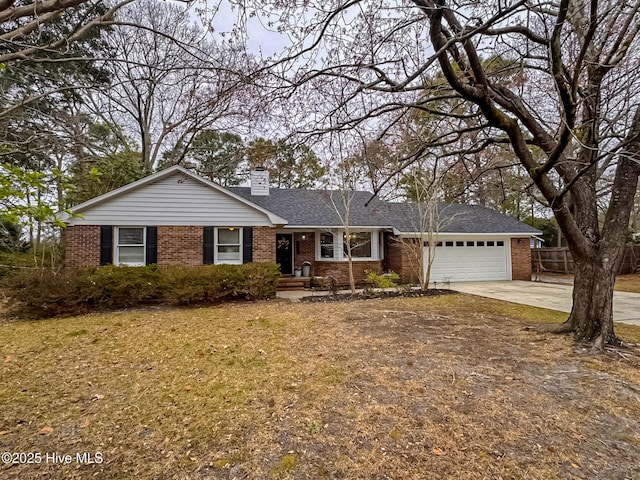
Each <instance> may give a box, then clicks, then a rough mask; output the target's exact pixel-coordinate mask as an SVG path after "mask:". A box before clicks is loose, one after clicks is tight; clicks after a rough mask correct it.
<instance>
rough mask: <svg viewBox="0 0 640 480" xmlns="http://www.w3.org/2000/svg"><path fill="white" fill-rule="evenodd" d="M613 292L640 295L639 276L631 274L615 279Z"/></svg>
mask: <svg viewBox="0 0 640 480" xmlns="http://www.w3.org/2000/svg"><path fill="white" fill-rule="evenodd" d="M615 290H617V291H619V292H633V293H640V274H637V273H631V274H629V275H620V276H618V277H616V285H615Z"/></svg>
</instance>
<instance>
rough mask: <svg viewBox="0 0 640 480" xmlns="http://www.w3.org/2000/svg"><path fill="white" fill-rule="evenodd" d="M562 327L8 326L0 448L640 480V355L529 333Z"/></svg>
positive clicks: (304, 310)
mask: <svg viewBox="0 0 640 480" xmlns="http://www.w3.org/2000/svg"><path fill="white" fill-rule="evenodd" d="M565 316H566V314H561V313H558V312H552V311H548V310H541V309H536V308H533V307H526V306H522V305H514V304H508V303H504V302H499V301H494V300H488V299H482V298H479V297H473V296H465V295H449V296H442V297H434V298H409V299H389V300H374V301H366V302H364V301H359V302H352V303H347V304H289V303H284V302H265V303H257V304H240V305H232V306H225V307H219V308H203V309H191V310H169V311H157V310H156V311H136V312H126V313H119V314H109V315H89V316H83V317H75V318H68V319H56V320H47V321H40V322H20V323H7V324H2V325H0V339H1V340H0V362H2V363H0V371H1V372H2V373H1V376H0V451H13V452H21V451H22V452H58V453H61V454H72V455H75V454H76V453H79V452H92V453H93V452H98V451H99V452H101V453H102V454H103V457H104V462H103V463H101V464H95V465H78V464H76V463H75V461H74V462H72V464H70V465H66V466H62V465H52V464H44V462H43V464H40V465H14V466H7V465H5V466H2V465H0V478H3V479H30V478H34V479H45V478H46V479H49V478H55V479H58V478H60V479H63V478H64V479H75V478H100V479H130V478H136V479H152V478H153V479H199V478H211V479H232V478H237V479H240V478H247V479H263V478H264V479H269V478H273V479H280V478H282V479H284V478H295V479H306V478H308V479H315V478H345V479H347V478H348V479H387V478H396V479H400V478H402V479H423V478H456V479H486V478H493V479H512V478H522V479H525V478H526V479H531V478H544V479H554V478H585V479H600V478H607V479H623V478H638V477H640V465H639V464H638V460H637V459H638V458H640V433H639V432H640V422H639V420H638V419H640V387H639V385H640V373H639V369H638V366H639V362H638V361H637V359H636V357H629V358H623V357H621V356H619V355H608V356H597V357H593V356H590V355H583V354H581V353H580V352H578V351H574V348H573V346H572V344H571V340H570V339H569V338H567V337H559V336H553V335H550V334H546V333H538V332H532V331H525V330H524V329H523V326H524V325H526V324H527V323H531V322H532V321H535V322H539V321H552V322H557V321H562V320H564V317H565ZM618 332H619V333H620V334H621V335H622V336H623V337H624V336H625V335H626V333H623V332H622V331H621V330H620V329H618ZM626 332H627V333H629V335H631V336H632V337H627V339H630V338H640V335H639V332H640V328H637V327H628V329H627V330H626Z"/></svg>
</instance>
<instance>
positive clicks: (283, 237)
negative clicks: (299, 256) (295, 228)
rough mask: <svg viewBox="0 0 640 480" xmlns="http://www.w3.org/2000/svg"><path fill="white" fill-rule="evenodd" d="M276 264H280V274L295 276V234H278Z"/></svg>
mask: <svg viewBox="0 0 640 480" xmlns="http://www.w3.org/2000/svg"><path fill="white" fill-rule="evenodd" d="M276 262H277V263H279V264H280V273H282V274H283V275H292V274H293V234H292V233H276Z"/></svg>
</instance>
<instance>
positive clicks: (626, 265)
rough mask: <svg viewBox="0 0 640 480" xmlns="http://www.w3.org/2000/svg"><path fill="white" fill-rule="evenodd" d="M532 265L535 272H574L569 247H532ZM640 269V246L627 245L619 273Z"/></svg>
mask: <svg viewBox="0 0 640 480" xmlns="http://www.w3.org/2000/svg"><path fill="white" fill-rule="evenodd" d="M531 267H532V270H533V271H534V272H555V273H573V271H574V263H573V258H572V257H571V252H570V251H569V248H568V247H551V248H547V247H545V248H532V249H531ZM639 269H640V246H633V245H627V246H626V247H625V249H624V257H623V259H622V263H621V264H620V270H619V271H618V274H619V275H624V274H626V273H634V272H637V271H638V270H639Z"/></svg>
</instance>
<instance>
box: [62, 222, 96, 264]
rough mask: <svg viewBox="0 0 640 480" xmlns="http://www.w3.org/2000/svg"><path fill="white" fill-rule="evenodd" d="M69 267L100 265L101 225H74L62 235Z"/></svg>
mask: <svg viewBox="0 0 640 480" xmlns="http://www.w3.org/2000/svg"><path fill="white" fill-rule="evenodd" d="M62 243H63V245H64V248H65V264H66V266H68V267H93V266H97V265H100V225H74V226H70V227H67V228H65V229H64V230H63V233H62Z"/></svg>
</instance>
